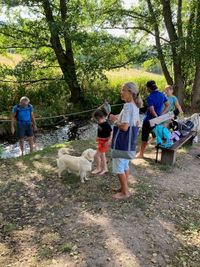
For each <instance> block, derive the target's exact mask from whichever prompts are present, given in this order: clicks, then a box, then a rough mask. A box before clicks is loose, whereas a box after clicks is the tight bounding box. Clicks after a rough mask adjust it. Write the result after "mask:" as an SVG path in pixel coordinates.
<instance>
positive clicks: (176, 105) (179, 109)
mask: <svg viewBox="0 0 200 267" xmlns="http://www.w3.org/2000/svg"><path fill="white" fill-rule="evenodd" d="M175 108H177V109H178V111H179V112H180V113H183V110H182V107H181V105H180V104H179V102H178V101H176V103H175Z"/></svg>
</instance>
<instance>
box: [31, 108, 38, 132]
mask: <svg viewBox="0 0 200 267" xmlns="http://www.w3.org/2000/svg"><path fill="white" fill-rule="evenodd" d="M31 120H32V123H33V129H34V130H35V131H36V130H37V125H36V120H35V115H34V113H33V112H31Z"/></svg>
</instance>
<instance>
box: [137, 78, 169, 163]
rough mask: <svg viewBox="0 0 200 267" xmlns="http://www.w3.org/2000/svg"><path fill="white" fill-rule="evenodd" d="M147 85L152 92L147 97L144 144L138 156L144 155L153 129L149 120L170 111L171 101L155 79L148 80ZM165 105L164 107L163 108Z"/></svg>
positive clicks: (143, 130) (143, 131)
mask: <svg viewBox="0 0 200 267" xmlns="http://www.w3.org/2000/svg"><path fill="white" fill-rule="evenodd" d="M146 87H147V89H148V91H149V92H150V94H149V95H148V97H147V112H146V115H145V117H144V121H143V125H142V144H141V148H140V152H139V153H138V155H137V158H143V157H144V151H145V148H146V146H147V143H148V139H149V134H150V133H151V131H152V128H151V127H150V123H149V121H150V120H151V119H153V118H156V117H159V116H160V115H163V114H165V113H167V112H168V109H169V102H168V100H167V98H166V96H165V95H164V94H163V93H162V92H160V91H159V90H158V87H157V85H156V83H155V81H152V80H151V81H148V82H147V83H146ZM163 105H164V109H163Z"/></svg>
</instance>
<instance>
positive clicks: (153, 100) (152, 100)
mask: <svg viewBox="0 0 200 267" xmlns="http://www.w3.org/2000/svg"><path fill="white" fill-rule="evenodd" d="M167 101H168V100H167V98H166V96H165V95H164V94H163V93H162V92H160V91H158V90H155V91H153V92H151V93H150V95H149V96H148V97H147V107H148V110H147V113H146V116H145V118H144V120H145V121H149V120H151V119H153V118H154V117H153V115H152V114H151V113H150V111H149V108H150V107H152V106H153V107H154V110H155V112H156V114H157V115H158V116H160V115H161V113H162V110H163V105H164V103H165V102H167Z"/></svg>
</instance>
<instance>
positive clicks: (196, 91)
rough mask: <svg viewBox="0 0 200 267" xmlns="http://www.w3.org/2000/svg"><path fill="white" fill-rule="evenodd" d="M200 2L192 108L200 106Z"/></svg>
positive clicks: (199, 6)
mask: <svg viewBox="0 0 200 267" xmlns="http://www.w3.org/2000/svg"><path fill="white" fill-rule="evenodd" d="M199 25H200V2H199V1H198V4H197V12H196V29H195V36H194V40H195V65H196V72H195V79H194V83H193V88H192V108H193V109H198V110H199V108H200V26H199Z"/></svg>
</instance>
